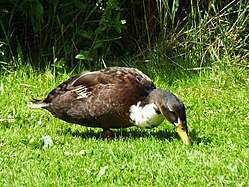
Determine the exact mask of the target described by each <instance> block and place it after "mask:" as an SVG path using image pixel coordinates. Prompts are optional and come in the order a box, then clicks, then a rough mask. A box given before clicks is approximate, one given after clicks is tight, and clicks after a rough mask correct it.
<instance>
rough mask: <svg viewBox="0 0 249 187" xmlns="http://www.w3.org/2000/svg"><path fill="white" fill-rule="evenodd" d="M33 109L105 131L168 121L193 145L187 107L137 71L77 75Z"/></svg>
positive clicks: (110, 70) (110, 136)
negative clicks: (188, 124) (43, 110)
mask: <svg viewBox="0 0 249 187" xmlns="http://www.w3.org/2000/svg"><path fill="white" fill-rule="evenodd" d="M29 107H31V108H43V109H46V110H48V111H49V112H50V113H51V114H52V115H54V116H55V117H57V118H59V119H61V120H63V121H66V122H68V123H74V124H79V125H82V126H87V127H98V128H102V129H103V135H104V138H106V139H113V137H114V136H113V132H112V130H111V129H120V128H127V127H131V126H137V127H141V128H148V129H150V128H154V127H157V126H158V125H160V124H161V123H162V122H163V121H164V119H167V120H168V121H169V122H170V123H171V124H172V125H173V126H175V128H176V132H177V133H178V134H179V136H180V138H181V139H182V141H183V143H184V144H187V145H190V144H191V138H190V136H189V134H188V127H187V119H186V112H185V106H184V104H183V102H182V101H181V100H180V99H179V98H178V97H177V96H175V95H174V94H173V93H171V92H169V91H166V90H164V89H161V88H156V86H155V84H154V83H153V82H152V80H151V79H150V78H149V77H148V76H147V75H146V74H144V73H143V72H141V71H140V70H138V69H136V68H128V67H108V68H104V69H101V70H99V71H92V72H84V73H82V74H81V75H78V76H73V77H71V78H69V79H68V80H66V81H65V82H63V83H61V84H60V85H59V86H58V87H56V88H55V89H53V90H52V91H51V92H50V93H49V94H48V95H47V97H46V98H45V99H42V100H33V101H31V102H30V103H29Z"/></svg>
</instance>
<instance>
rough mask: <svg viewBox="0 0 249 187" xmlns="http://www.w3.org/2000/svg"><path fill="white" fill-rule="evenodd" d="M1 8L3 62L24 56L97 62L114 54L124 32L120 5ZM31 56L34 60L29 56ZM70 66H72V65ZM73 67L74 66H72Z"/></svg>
mask: <svg viewBox="0 0 249 187" xmlns="http://www.w3.org/2000/svg"><path fill="white" fill-rule="evenodd" d="M3 4H4V6H1V9H0V11H1V15H0V16H1V17H0V18H1V22H0V23H1V27H0V29H1V31H3V33H4V35H3V36H1V38H0V41H1V45H2V46H1V49H2V51H3V52H4V55H2V56H1V57H2V58H4V59H3V61H8V59H11V60H15V59H16V57H17V56H18V55H20V54H18V53H19V52H20V51H18V48H19V47H21V49H22V54H21V55H22V56H23V57H24V58H25V59H27V58H29V59H30V60H32V61H38V62H39V63H40V65H44V62H43V61H53V56H56V58H59V59H61V58H64V59H65V60H70V61H71V62H72V63H73V62H74V61H75V56H76V55H77V54H79V55H77V58H78V59H85V60H93V59H97V58H98V57H100V56H102V55H103V56H104V57H106V56H108V55H110V54H111V52H110V46H111V45H112V43H117V44H118V42H117V40H118V39H119V37H120V36H119V34H120V33H121V32H122V30H123V29H124V23H125V22H124V20H121V9H120V5H119V1H116V0H109V1H105V0H103V1H102V0H99V1H98V2H97V3H96V1H84V0H74V1H70V2H69V1H46V0H44V1H42V0H33V1H21V0H11V1H5V2H3ZM29 55H31V56H29ZM68 64H69V65H70V63H68ZM71 65H72V64H71Z"/></svg>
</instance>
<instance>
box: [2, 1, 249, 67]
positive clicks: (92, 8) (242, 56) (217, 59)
mask: <svg viewBox="0 0 249 187" xmlns="http://www.w3.org/2000/svg"><path fill="white" fill-rule="evenodd" d="M248 13H249V1H248V0H211V1H205V0H196V1H194V0H152V1H150V0H141V1H137V0H72V1H66V0H0V65H1V67H5V68H6V67H9V66H12V67H13V66H19V65H20V64H22V65H25V64H26V63H30V64H33V65H37V66H41V67H43V66H45V65H46V64H47V63H56V64H57V65H58V66H68V67H73V66H75V65H76V64H77V63H81V64H82V65H84V66H86V67H87V68H91V67H95V68H96V66H97V67H98V66H101V63H102V62H103V61H104V62H105V64H106V65H107V66H111V65H118V64H115V62H120V59H123V58H127V57H131V58H132V59H133V60H134V59H135V60H150V61H153V63H157V64H161V63H169V64H175V65H177V66H178V67H182V68H185V69H186V68H190V67H205V66H207V65H212V64H214V63H215V64H217V63H219V64H220V63H222V64H236V65H239V66H246V67H248V61H249V51H248V50H249V14H248ZM134 62H135V61H134Z"/></svg>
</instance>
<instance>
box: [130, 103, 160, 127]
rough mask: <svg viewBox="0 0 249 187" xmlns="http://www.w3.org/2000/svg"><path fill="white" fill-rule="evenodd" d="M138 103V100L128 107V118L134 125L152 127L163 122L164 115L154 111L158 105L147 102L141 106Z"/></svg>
mask: <svg viewBox="0 0 249 187" xmlns="http://www.w3.org/2000/svg"><path fill="white" fill-rule="evenodd" d="M140 104H141V102H140V101H139V102H138V103H137V104H136V105H132V106H131V107H130V119H131V121H132V122H133V123H134V125H136V126H138V127H142V128H153V127H156V126H158V125H160V124H161V123H162V122H163V120H164V116H163V115H162V114H158V113H157V112H156V111H157V110H158V107H157V106H156V105H155V104H154V103H150V104H147V105H145V106H144V107H141V106H140Z"/></svg>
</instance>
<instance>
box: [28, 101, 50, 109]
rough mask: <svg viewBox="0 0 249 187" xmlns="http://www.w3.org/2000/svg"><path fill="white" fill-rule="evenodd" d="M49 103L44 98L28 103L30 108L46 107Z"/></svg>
mask: <svg viewBox="0 0 249 187" xmlns="http://www.w3.org/2000/svg"><path fill="white" fill-rule="evenodd" d="M48 105H49V103H45V102H44V101H43V100H35V101H32V102H29V103H28V107H30V108H46V107H47V106H48Z"/></svg>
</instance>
